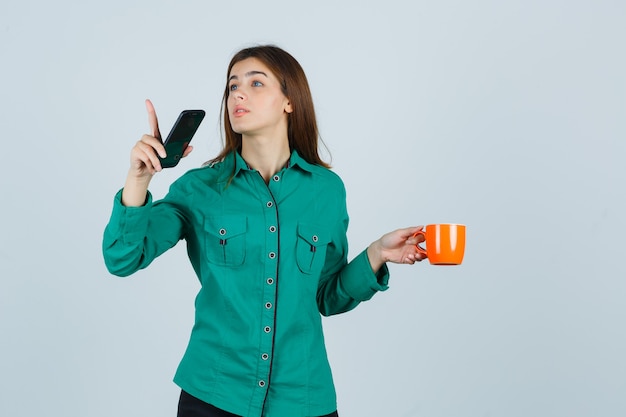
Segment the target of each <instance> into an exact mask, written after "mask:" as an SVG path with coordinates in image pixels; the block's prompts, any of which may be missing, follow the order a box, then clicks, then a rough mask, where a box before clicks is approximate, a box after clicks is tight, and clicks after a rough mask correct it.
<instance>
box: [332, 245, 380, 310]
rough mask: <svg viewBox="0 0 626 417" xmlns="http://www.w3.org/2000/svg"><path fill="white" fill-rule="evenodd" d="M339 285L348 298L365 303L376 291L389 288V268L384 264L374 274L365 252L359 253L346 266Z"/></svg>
mask: <svg viewBox="0 0 626 417" xmlns="http://www.w3.org/2000/svg"><path fill="white" fill-rule="evenodd" d="M341 284H342V285H343V288H344V289H345V290H346V292H347V293H348V295H350V297H352V298H354V299H355V300H357V301H367V300H369V299H370V298H372V297H373V296H374V294H376V293H377V292H378V291H386V290H387V289H388V288H389V285H388V284H389V268H387V265H386V264H383V266H382V267H381V268H380V269H379V270H378V272H376V273H374V271H372V266H371V265H370V261H369V258H368V257H367V250H364V251H363V252H361V253H360V254H359V255H358V256H357V257H356V258H354V259H353V260H352V262H350V263H349V264H348V265H346V267H345V269H344V271H343V274H342V279H341Z"/></svg>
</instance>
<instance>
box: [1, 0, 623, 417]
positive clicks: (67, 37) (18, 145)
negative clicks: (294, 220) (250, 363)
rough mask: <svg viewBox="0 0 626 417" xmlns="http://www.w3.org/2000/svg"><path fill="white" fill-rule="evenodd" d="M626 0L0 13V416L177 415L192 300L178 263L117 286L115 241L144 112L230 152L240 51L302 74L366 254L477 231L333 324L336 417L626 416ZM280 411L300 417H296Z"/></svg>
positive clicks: (42, 5) (68, 4)
mask: <svg viewBox="0 0 626 417" xmlns="http://www.w3.org/2000/svg"><path fill="white" fill-rule="evenodd" d="M624 4H625V3H624V2H622V1H618V0H615V1H610V0H595V1H591V0H588V1H578V0H571V1H556V0H547V1H546V0H543V1H535V0H530V1H529V0H525V1H522V0H513V1H496V0H491V1H489V0H476V1H472V2H467V1H460V0H456V1H455V0H442V1H423V0H416V1H408V0H407V1H400V0H386V1H379V2H376V3H374V2H368V1H339V0H337V1H332V2H320V1H315V2H313V1H311V2H308V3H300V2H296V1H283V2H279V1H263V2H245V1H242V2H227V1H224V2H209V1H176V2H174V1H172V2H158V1H129V0H125V1H119V0H115V1H114V0H110V1H107V2H104V1H98V2H95V1H78V0H75V1H72V0H59V1H55V2H47V1H43V0H39V1H20V2H17V1H9V0H3V1H2V3H1V4H0V60H1V64H0V88H1V90H0V134H1V140H2V143H3V146H2V157H1V159H0V161H1V163H0V186H1V188H0V191H1V195H2V202H1V203H2V208H1V210H2V211H1V213H2V216H1V217H0V415H2V416H11V417H22V416H24V417H26V416H29V417H30V416H36V415H42V416H64V417H73V416H76V417H84V416H89V417H100V416H107V417H108V416H154V417H160V416H163V417H166V416H174V415H175V410H176V403H177V399H178V393H179V391H178V388H177V387H176V386H174V384H173V383H172V382H171V378H172V376H173V373H174V371H175V369H176V366H177V364H178V361H179V359H180V357H181V356H182V354H183V351H184V348H185V346H186V343H187V339H188V336H189V331H190V329H191V326H192V320H193V299H194V296H195V293H196V291H197V289H198V284H197V281H196V279H195V277H194V276H193V273H192V270H191V267H190V266H189V264H188V262H187V259H186V254H185V252H184V245H178V246H177V247H176V248H175V249H174V250H172V251H170V252H168V253H167V254H165V255H164V256H162V257H161V258H160V259H158V260H157V261H155V262H154V263H153V264H152V265H151V267H150V268H148V269H147V270H145V271H141V272H139V273H137V274H135V275H134V276H133V277H131V278H126V279H120V278H116V277H112V276H110V275H109V274H108V273H107V271H106V270H105V268H104V265H103V261H102V255H101V249H100V244H101V238H102V231H103V228H104V226H105V224H106V223H107V221H108V217H109V214H110V209H111V205H112V198H113V195H114V193H115V192H116V191H117V190H118V189H119V188H120V187H121V186H122V185H123V181H124V178H125V174H126V170H127V166H128V155H129V151H130V148H131V147H132V145H133V144H134V143H135V141H137V140H138V139H139V138H140V137H141V135H142V134H143V133H146V132H147V131H148V124H147V117H146V114H145V110H144V104H143V101H144V99H145V98H151V99H152V100H153V102H154V104H155V106H156V109H157V113H158V114H159V116H160V121H161V125H162V129H163V130H165V131H167V130H169V127H170V126H171V124H172V123H173V122H174V120H175V118H176V116H177V115H178V113H179V112H180V111H181V110H183V109H185V108H203V109H205V110H206V111H207V117H206V119H205V121H204V123H203V125H202V127H201V129H200V130H199V132H198V134H197V136H196V138H195V139H194V144H195V151H194V153H193V154H192V155H191V156H190V157H189V158H187V159H186V160H184V161H183V162H182V163H181V164H180V165H179V166H178V167H177V168H176V169H172V170H169V171H168V172H164V173H162V174H160V175H159V176H158V177H157V178H155V179H154V181H153V184H152V187H151V189H152V191H153V193H154V194H155V197H157V198H158V197H162V196H163V195H164V194H165V192H166V191H167V188H168V186H169V184H170V183H171V182H172V181H173V180H174V179H175V178H177V177H178V176H180V175H181V174H182V173H183V172H184V171H185V170H186V169H189V168H192V167H197V166H199V165H200V164H201V163H202V162H204V161H205V160H207V159H209V158H210V157H212V156H214V155H215V154H216V153H217V151H218V150H219V148H220V146H221V145H220V137H219V124H218V119H219V105H220V99H221V93H222V90H223V87H224V83H225V76H226V74H225V72H226V66H227V64H228V62H229V60H230V58H231V56H232V55H233V53H235V52H236V51H237V50H239V49H240V48H242V47H246V46H250V45H254V44H258V43H275V44H277V45H279V46H281V47H283V48H285V49H286V50H288V51H289V52H291V53H292V54H293V55H294V56H295V57H296V58H297V59H298V60H299V61H300V63H301V64H302V65H303V67H304V69H305V71H306V72H307V75H308V77H309V81H310V84H311V88H312V90H313V94H314V99H315V103H316V109H317V115H318V120H319V124H320V128H321V133H322V137H323V139H324V141H325V142H326V144H327V145H328V148H329V150H330V152H331V154H332V157H333V159H332V163H333V166H334V169H335V170H336V172H337V173H339V174H340V175H341V176H342V178H343V179H344V181H345V184H346V187H347V190H348V208H349V211H350V215H351V226H350V231H349V239H350V243H351V256H354V255H356V254H357V253H358V252H360V251H361V250H362V249H364V248H365V247H366V246H367V245H368V244H369V243H370V242H371V241H372V240H374V239H376V238H377V237H378V236H380V235H381V234H382V233H384V232H386V231H389V230H392V229H395V228H398V227H405V226H412V225H418V224H425V223H433V222H459V223H465V224H467V226H468V247H467V251H466V257H465V262H464V264H463V265H462V266H459V267H435V266H431V265H429V264H427V263H425V262H424V263H421V264H418V265H415V266H413V267H409V266H398V265H392V266H391V272H392V279H391V283H390V285H391V288H390V289H389V291H387V292H384V293H381V294H378V295H376V296H375V297H374V298H373V299H372V300H371V301H369V302H367V303H364V304H362V305H361V306H359V307H358V308H357V309H356V310H354V311H352V312H350V313H347V314H345V315H342V316H337V317H332V318H329V319H325V320H324V325H325V329H326V339H327V346H328V350H329V355H330V359H331V363H332V365H333V370H334V375H335V379H336V385H337V391H338V396H339V411H340V414H341V416H342V417H357V416H358V417H369V416H372V417H373V416H392V417H403V416H407V417H409V416H410V417H416V416H428V417H444V416H446V417H447V416H450V417H457V416H471V417H474V416H477V417H478V416H481V417H483V416H484V417H486V416H507V417H516V416H520V417H522V416H523V417H527V416H570V417H575V416H603V417H607V416H623V415H626V395H625V393H626V330H625V329H626V301H625V300H626V283H625V278H626V266H625V264H624V261H623V259H624V257H625V256H626V253H625V252H626V244H625V242H624V236H625V235H626V221H625V220H624V214H625V213H626V198H625V180H626V164H625V163H624V159H625V157H626V82H625V80H626V77H625V74H626V58H625V57H626V54H625V49H624V41H625V40H626V25H625V24H624V21H625V18H626V7H625V5H624ZM286 417H289V416H286Z"/></svg>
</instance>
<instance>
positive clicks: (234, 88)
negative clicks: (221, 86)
mask: <svg viewBox="0 0 626 417" xmlns="http://www.w3.org/2000/svg"><path fill="white" fill-rule="evenodd" d="M228 89H229V90H230V91H235V90H236V89H237V84H231V85H230V86H229V87H228Z"/></svg>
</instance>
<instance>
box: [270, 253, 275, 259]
mask: <svg viewBox="0 0 626 417" xmlns="http://www.w3.org/2000/svg"><path fill="white" fill-rule="evenodd" d="M268 256H269V257H270V259H274V258H275V257H276V253H275V252H270V253H269V255H268Z"/></svg>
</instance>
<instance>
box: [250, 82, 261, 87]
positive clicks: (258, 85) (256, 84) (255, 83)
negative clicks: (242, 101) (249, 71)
mask: <svg viewBox="0 0 626 417" xmlns="http://www.w3.org/2000/svg"><path fill="white" fill-rule="evenodd" d="M252 87H263V83H262V82H261V81H252Z"/></svg>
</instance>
